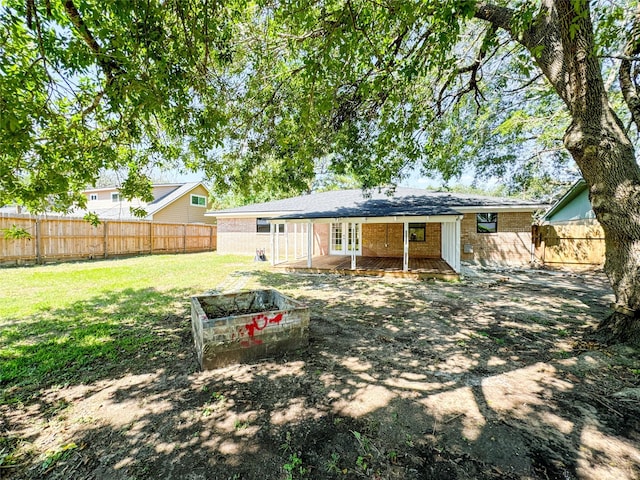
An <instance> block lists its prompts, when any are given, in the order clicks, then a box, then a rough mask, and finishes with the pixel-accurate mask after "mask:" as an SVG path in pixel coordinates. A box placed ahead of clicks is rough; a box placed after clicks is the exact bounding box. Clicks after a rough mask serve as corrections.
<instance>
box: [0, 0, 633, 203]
mask: <svg viewBox="0 0 640 480" xmlns="http://www.w3.org/2000/svg"><path fill="white" fill-rule="evenodd" d="M502 3H503V4H504V5H507V6H509V10H504V11H505V12H508V14H509V17H508V18H509V21H510V23H509V29H508V31H507V30H496V29H487V25H488V24H487V23H486V22H480V21H478V20H475V19H474V18H473V17H474V15H476V7H477V2H475V1H472V0H464V1H460V0H440V1H436V0H426V1H420V2H417V1H411V0H398V1H394V2H387V3H384V2H370V1H365V0H351V1H348V2H347V1H343V0H334V1H330V2H315V1H311V0H296V1H284V2H280V3H277V4H273V3H272V2H266V1H258V2H249V3H248V2H242V1H233V0H232V1H229V2H223V3H218V2H204V3H203V2H193V1H181V0H170V1H168V2H159V1H145V2H142V1H137V0H136V1H132V2H108V3H106V4H105V3H103V2H98V1H97V0H82V1H80V0H76V1H74V2H71V4H66V5H67V6H66V7H65V5H64V4H53V5H51V11H50V12H49V11H47V8H46V4H47V2H36V3H35V6H36V9H35V10H34V11H32V12H29V14H27V12H26V10H25V5H26V3H25V2H23V1H18V0H8V1H7V2H6V5H5V6H4V7H3V9H4V10H3V15H2V17H1V18H0V202H1V203H11V202H17V203H19V204H22V205H26V206H27V207H28V208H29V209H30V210H32V211H34V212H39V211H43V210H46V209H55V210H60V211H65V210H68V209H70V208H72V207H73V206H77V205H83V202H84V196H82V195H81V194H80V193H79V192H81V191H82V190H83V189H84V188H86V187H88V186H91V185H93V184H94V183H95V182H96V180H97V178H98V175H99V173H100V172H101V171H104V170H118V171H126V172H128V174H127V175H128V178H127V179H126V180H125V181H124V183H123V185H121V191H122V192H123V195H124V196H125V197H129V198H131V197H134V196H137V197H140V198H144V197H145V196H148V194H149V175H148V172H149V170H150V169H151V168H156V167H159V168H162V167H163V166H171V167H175V166H176V165H178V166H182V167H184V168H186V169H187V170H189V171H204V172H205V173H206V174H207V176H208V177H209V179H210V180H211V182H212V183H213V185H214V189H215V190H216V191H217V192H218V193H219V194H223V193H224V192H228V191H231V192H232V193H231V196H232V197H234V198H266V197H268V196H273V197H279V196H286V195H293V194H297V193H300V192H304V191H308V190H309V189H311V188H313V187H314V185H315V184H316V183H314V179H315V177H316V174H317V172H318V168H317V167H318V165H319V164H322V165H324V166H325V167H326V168H324V169H323V172H325V173H329V174H337V175H348V176H349V177H354V178H356V179H357V181H358V182H359V184H360V185H362V186H364V187H368V188H371V187H374V186H377V185H380V184H387V183H394V182H398V181H399V180H401V179H402V178H403V175H406V172H407V170H408V168H410V167H411V166H415V165H418V166H420V167H421V168H422V170H423V171H424V172H425V173H426V174H432V173H434V172H439V173H440V174H441V175H442V176H443V177H444V179H445V180H449V179H454V178H456V177H457V176H460V175H462V174H466V173H468V172H470V171H474V170H475V171H476V172H485V173H486V174H487V175H489V174H505V175H508V176H509V178H514V177H515V176H514V175H513V168H516V169H517V168H520V167H519V166H522V165H523V162H526V160H522V161H520V160H519V159H522V158H525V159H526V158H530V157H531V156H532V155H531V152H536V151H542V150H554V149H555V148H556V147H557V144H558V140H559V135H560V134H559V133H558V132H559V131H561V129H562V128H563V126H564V122H565V121H566V118H567V117H566V116H562V115H551V114H550V113H549V112H556V113H557V112H564V110H562V108H563V107H561V106H560V104H559V103H558V102H557V101H555V103H554V102H553V101H550V100H549V98H550V97H549V95H548V92H549V88H548V86H545V85H544V84H543V83H542V82H540V81H537V77H536V76H537V75H539V73H540V72H539V70H538V66H537V65H536V63H535V62H534V60H533V59H534V58H537V59H538V61H539V60H540V59H541V58H542V57H543V55H544V53H545V51H544V48H545V47H543V46H542V45H543V44H542V43H540V44H536V45H535V46H533V47H531V49H530V50H529V51H527V50H526V49H524V47H522V46H519V45H518V44H517V43H516V40H518V39H522V38H523V37H522V36H523V35H525V34H526V32H528V30H529V29H530V28H532V27H533V26H535V25H537V24H538V23H537V22H539V20H540V15H542V14H544V11H541V10H540V9H539V8H540V7H539V5H538V2H532V1H525V0H517V1H509V2H502ZM585 5H586V4H584V2H583V1H577V2H575V6H576V8H578V10H577V12H578V13H579V15H578V16H577V17H576V18H577V20H576V22H575V25H576V26H575V28H578V24H580V25H582V26H581V27H580V28H583V27H584V28H589V25H588V19H589V18H588V13H589V11H588V10H587V8H586V6H585ZM71 6H73V7H74V8H75V10H74V9H73V8H71ZM605 7H606V8H605ZM609 7H610V6H609V5H608V4H606V5H605V4H601V3H596V4H594V6H593V21H594V22H596V27H597V28H594V31H595V32H596V35H597V41H598V54H604V53H605V52H607V51H616V52H617V51H620V46H621V45H622V43H624V38H625V34H626V32H627V31H628V22H629V18H630V17H629V15H630V12H631V11H632V10H631V3H629V2H623V4H616V5H615V6H613V7H611V8H609ZM74 12H77V15H76V13H74ZM74 15H75V16H74ZM585 15H587V16H586V17H585ZM80 20H81V21H80ZM578 20H579V21H578ZM571 28H574V27H571ZM574 33H575V32H574ZM610 66H614V65H613V64H612V63H611V62H608V61H605V68H609V67H610ZM519 87H522V89H519ZM613 90H614V91H613V92H612V102H611V103H612V104H613V105H614V107H615V108H618V107H619V106H622V105H623V104H622V103H621V102H618V101H617V98H618V97H617V96H616V95H618V94H617V93H616V92H615V88H614V89H613ZM523 105H526V107H523ZM510 109H511V111H512V112H514V113H513V114H512V115H509V114H507V112H508V111H509V110H510ZM556 125H557V128H555V126H556ZM549 126H551V127H552V128H549ZM508 144H510V146H509V147H507V145H508ZM552 156H553V158H554V159H555V158H556V157H555V154H553V155H552ZM547 160H550V159H549V158H547V159H546V160H545V162H547ZM519 161H520V163H518V162H519ZM553 161H555V160H553ZM547 163H548V162H547ZM523 168H524V167H523ZM543 170H544V169H543ZM265 192H268V194H267V195H265Z"/></svg>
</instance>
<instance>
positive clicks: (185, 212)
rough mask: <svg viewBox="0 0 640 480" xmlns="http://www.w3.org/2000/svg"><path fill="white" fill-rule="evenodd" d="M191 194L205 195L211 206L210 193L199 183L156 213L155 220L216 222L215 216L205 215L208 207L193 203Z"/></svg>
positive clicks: (165, 221)
mask: <svg viewBox="0 0 640 480" xmlns="http://www.w3.org/2000/svg"><path fill="white" fill-rule="evenodd" d="M191 195H200V196H201V197H205V198H206V199H207V207H209V205H210V201H209V194H208V193H207V190H206V189H205V188H204V187H203V186H202V185H199V186H198V187H197V188H194V189H193V190H191V191H190V192H189V193H187V194H185V195H183V196H182V197H180V198H178V199H177V200H175V201H174V202H172V203H170V204H169V205H167V206H166V207H164V208H163V209H161V210H159V211H157V212H156V213H154V214H153V221H154V222H162V223H206V224H212V223H214V218H213V217H205V215H204V214H205V212H206V211H207V208H205V207H197V206H193V205H191Z"/></svg>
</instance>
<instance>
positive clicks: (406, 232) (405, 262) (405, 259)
mask: <svg viewBox="0 0 640 480" xmlns="http://www.w3.org/2000/svg"><path fill="white" fill-rule="evenodd" d="M402 241H403V253H402V271H403V272H408V271H409V222H404V227H403V234H402Z"/></svg>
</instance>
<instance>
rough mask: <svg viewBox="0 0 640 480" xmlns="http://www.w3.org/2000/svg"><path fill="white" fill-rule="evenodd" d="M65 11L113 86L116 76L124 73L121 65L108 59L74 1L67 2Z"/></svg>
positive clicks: (68, 0)
mask: <svg viewBox="0 0 640 480" xmlns="http://www.w3.org/2000/svg"><path fill="white" fill-rule="evenodd" d="M64 9H65V11H66V12H67V16H68V17H69V20H70V21H71V23H72V24H73V26H74V27H76V29H77V30H78V32H80V35H81V36H82V39H83V40H84V42H85V43H86V44H87V46H88V47H89V48H90V49H91V51H92V52H93V53H94V54H95V56H96V59H97V61H98V65H99V66H100V68H101V69H102V71H103V72H104V74H105V76H106V77H107V85H109V84H111V83H112V82H113V79H114V77H115V75H116V74H117V73H119V72H121V71H122V69H121V68H120V65H118V63H117V62H116V61H115V60H114V59H112V58H107V57H106V56H105V55H104V53H103V52H102V47H101V46H100V44H99V43H98V41H97V40H96V38H95V37H94V36H93V33H92V32H91V30H89V28H88V27H87V25H86V24H85V23H84V20H83V19H82V15H80V12H79V11H78V9H77V7H76V5H75V4H74V3H73V0H65V2H64Z"/></svg>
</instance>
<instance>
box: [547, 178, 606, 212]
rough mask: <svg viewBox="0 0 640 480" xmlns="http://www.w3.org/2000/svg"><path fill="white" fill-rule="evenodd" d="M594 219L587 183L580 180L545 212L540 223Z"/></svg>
mask: <svg viewBox="0 0 640 480" xmlns="http://www.w3.org/2000/svg"><path fill="white" fill-rule="evenodd" d="M592 218H595V215H594V213H593V210H592V208H591V203H590V201H589V189H588V187H587V183H586V182H585V181H584V180H583V179H582V178H581V179H580V180H578V181H576V182H575V183H574V184H573V185H572V186H571V187H570V188H569V190H567V192H566V193H565V194H564V195H563V196H562V197H560V199H559V200H558V201H557V202H556V203H554V204H553V205H552V206H551V207H550V208H549V210H547V211H546V212H545V213H544V215H543V216H542V218H541V221H542V222H560V221H571V220H585V219H592Z"/></svg>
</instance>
